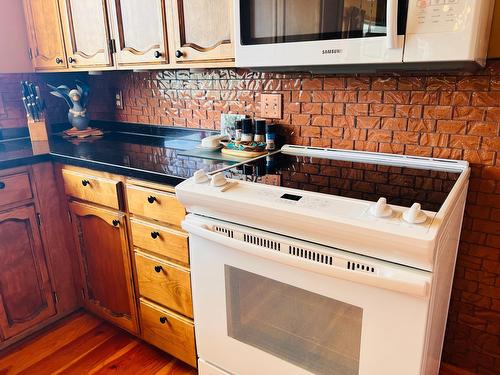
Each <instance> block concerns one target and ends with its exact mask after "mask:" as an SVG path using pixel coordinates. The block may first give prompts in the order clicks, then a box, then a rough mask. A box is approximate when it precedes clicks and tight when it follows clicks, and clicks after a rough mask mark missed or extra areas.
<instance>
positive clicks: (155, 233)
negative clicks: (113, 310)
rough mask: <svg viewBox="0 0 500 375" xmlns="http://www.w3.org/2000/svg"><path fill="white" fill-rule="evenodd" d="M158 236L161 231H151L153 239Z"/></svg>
mask: <svg viewBox="0 0 500 375" xmlns="http://www.w3.org/2000/svg"><path fill="white" fill-rule="evenodd" d="M158 237H160V233H158V232H151V238H152V239H153V240H156V239H157V238H158Z"/></svg>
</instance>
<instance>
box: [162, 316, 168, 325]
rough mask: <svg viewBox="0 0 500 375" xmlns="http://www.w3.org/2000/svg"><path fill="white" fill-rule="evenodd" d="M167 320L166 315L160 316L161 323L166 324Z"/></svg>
mask: <svg viewBox="0 0 500 375" xmlns="http://www.w3.org/2000/svg"><path fill="white" fill-rule="evenodd" d="M166 322H167V317H166V316H160V323H161V324H165V323H166Z"/></svg>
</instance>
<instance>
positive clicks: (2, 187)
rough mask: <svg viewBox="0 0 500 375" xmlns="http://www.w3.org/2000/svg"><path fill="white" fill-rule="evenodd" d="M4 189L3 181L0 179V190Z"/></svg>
mask: <svg viewBox="0 0 500 375" xmlns="http://www.w3.org/2000/svg"><path fill="white" fill-rule="evenodd" d="M2 189H5V182H2V181H0V190H2Z"/></svg>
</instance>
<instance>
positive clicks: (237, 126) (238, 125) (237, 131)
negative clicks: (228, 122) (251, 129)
mask: <svg viewBox="0 0 500 375" xmlns="http://www.w3.org/2000/svg"><path fill="white" fill-rule="evenodd" d="M234 127H235V135H234V139H235V140H236V141H241V134H242V133H243V131H242V129H243V127H242V125H241V120H236V122H235V124H234Z"/></svg>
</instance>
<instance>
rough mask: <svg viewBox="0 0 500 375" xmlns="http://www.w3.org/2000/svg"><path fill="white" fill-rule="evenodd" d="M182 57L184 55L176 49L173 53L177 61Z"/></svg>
mask: <svg viewBox="0 0 500 375" xmlns="http://www.w3.org/2000/svg"><path fill="white" fill-rule="evenodd" d="M182 56H184V53H183V52H182V51H181V50H180V49H178V50H177V51H175V57H177V58H178V59H180V58H181V57H182Z"/></svg>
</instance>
